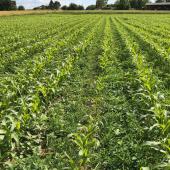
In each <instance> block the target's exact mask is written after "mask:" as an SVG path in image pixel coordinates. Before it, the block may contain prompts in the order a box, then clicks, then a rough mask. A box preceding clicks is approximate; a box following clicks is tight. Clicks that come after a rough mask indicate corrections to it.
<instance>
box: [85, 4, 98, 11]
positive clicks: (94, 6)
mask: <svg viewBox="0 0 170 170" xmlns="http://www.w3.org/2000/svg"><path fill="white" fill-rule="evenodd" d="M95 9H96V5H89V6H88V7H87V8H86V10H95Z"/></svg>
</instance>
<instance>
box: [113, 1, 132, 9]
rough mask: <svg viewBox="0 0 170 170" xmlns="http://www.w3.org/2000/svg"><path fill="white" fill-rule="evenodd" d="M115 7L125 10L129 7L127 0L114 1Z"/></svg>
mask: <svg viewBox="0 0 170 170" xmlns="http://www.w3.org/2000/svg"><path fill="white" fill-rule="evenodd" d="M116 7H117V9H120V10H127V9H129V8H130V3H129V0H118V1H116Z"/></svg>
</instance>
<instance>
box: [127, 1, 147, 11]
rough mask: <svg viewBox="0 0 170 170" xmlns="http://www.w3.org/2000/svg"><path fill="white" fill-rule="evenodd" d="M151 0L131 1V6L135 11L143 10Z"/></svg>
mask: <svg viewBox="0 0 170 170" xmlns="http://www.w3.org/2000/svg"><path fill="white" fill-rule="evenodd" d="M148 2H149V0H130V6H131V8H134V9H142V8H144V6H145V4H146V3H148Z"/></svg>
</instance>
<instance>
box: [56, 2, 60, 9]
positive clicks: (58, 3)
mask: <svg viewBox="0 0 170 170" xmlns="http://www.w3.org/2000/svg"><path fill="white" fill-rule="evenodd" d="M60 6H61V4H60V2H58V1H55V2H54V9H59V8H60Z"/></svg>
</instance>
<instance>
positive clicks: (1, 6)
mask: <svg viewBox="0 0 170 170" xmlns="http://www.w3.org/2000/svg"><path fill="white" fill-rule="evenodd" d="M13 8H14V7H12V6H11V0H0V10H1V11H2V10H3V11H4V10H12V9H13Z"/></svg>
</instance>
